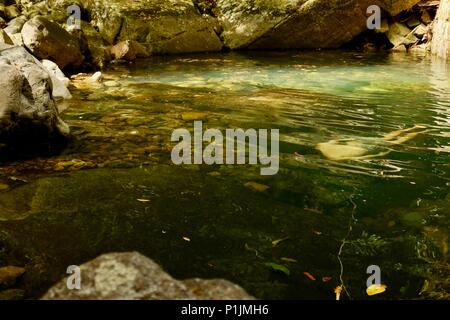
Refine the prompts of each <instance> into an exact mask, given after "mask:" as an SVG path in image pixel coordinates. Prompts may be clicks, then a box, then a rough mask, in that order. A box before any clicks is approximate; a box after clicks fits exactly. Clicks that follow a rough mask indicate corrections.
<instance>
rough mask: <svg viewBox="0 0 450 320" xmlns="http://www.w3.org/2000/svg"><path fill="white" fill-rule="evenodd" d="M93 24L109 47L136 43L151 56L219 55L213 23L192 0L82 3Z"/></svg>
mask: <svg viewBox="0 0 450 320" xmlns="http://www.w3.org/2000/svg"><path fill="white" fill-rule="evenodd" d="M85 6H86V9H87V10H88V11H89V12H90V15H91V17H92V19H93V23H94V24H95V25H96V26H97V27H98V28H99V30H100V34H101V35H102V37H103V38H104V39H105V41H106V42H107V43H109V44H111V45H112V44H115V43H117V42H120V41H126V40H130V41H131V40H135V41H137V42H139V43H141V44H143V45H145V46H146V47H147V49H148V51H149V52H154V53H163V54H164V53H169V54H176V53H186V52H204V51H220V50H221V49H222V42H221V41H220V39H219V37H218V36H217V34H216V32H215V29H214V23H215V21H214V19H213V18H212V17H206V16H202V15H200V13H199V12H198V10H197V9H196V8H195V7H194V5H193V3H192V1H191V0H171V1H167V0H136V1H124V0H99V1H95V2H94V1H85Z"/></svg>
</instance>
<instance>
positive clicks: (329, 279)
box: [322, 277, 333, 282]
mask: <svg viewBox="0 0 450 320" xmlns="http://www.w3.org/2000/svg"><path fill="white" fill-rule="evenodd" d="M331 280H333V277H322V282H329V281H331Z"/></svg>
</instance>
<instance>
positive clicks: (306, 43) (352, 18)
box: [217, 0, 419, 49]
mask: <svg viewBox="0 0 450 320" xmlns="http://www.w3.org/2000/svg"><path fill="white" fill-rule="evenodd" d="M418 2H419V0H408V1H404V0H395V1H385V0H376V1H373V0H353V1H339V0H332V1H330V0H313V1H306V0H282V1H278V0H266V1H260V2H255V1H252V0H244V1H242V0H218V2H217V11H218V14H219V19H220V21H221V23H222V25H223V29H224V31H223V33H222V37H223V38H224V42H225V45H226V46H227V47H230V48H232V49H239V48H250V49H286V48H338V47H340V46H342V45H343V44H345V43H347V42H349V41H350V40H352V39H353V38H354V37H355V36H357V35H358V34H360V33H361V32H363V31H364V30H367V19H368V17H369V15H368V14H367V9H368V7H369V6H372V5H378V6H379V7H380V8H381V9H382V10H383V11H385V12H387V13H388V14H389V15H396V14H398V13H400V12H401V11H403V10H407V9H410V8H411V7H412V6H414V5H415V4H417V3H418Z"/></svg>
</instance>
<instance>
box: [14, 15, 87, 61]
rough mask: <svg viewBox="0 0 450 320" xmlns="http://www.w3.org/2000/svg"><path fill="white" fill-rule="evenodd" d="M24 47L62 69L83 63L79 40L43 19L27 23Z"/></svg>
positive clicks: (55, 24)
mask: <svg viewBox="0 0 450 320" xmlns="http://www.w3.org/2000/svg"><path fill="white" fill-rule="evenodd" d="M21 34H22V38H23V43H24V45H25V46H26V47H27V48H28V49H29V50H30V51H31V52H32V53H33V54H34V55H35V56H36V57H37V58H39V59H49V60H52V61H54V62H55V63H56V64H57V65H58V66H59V67H60V68H61V69H63V68H65V67H67V66H73V67H79V66H80V65H81V64H82V63H83V56H82V54H81V51H80V45H79V43H78V40H77V39H76V38H75V37H73V36H72V35H70V34H69V33H68V32H67V31H66V30H64V29H63V28H62V27H61V26H59V25H58V24H57V23H55V22H51V21H49V20H47V19H45V18H43V17H34V18H33V19H31V20H29V21H27V22H26V23H25V24H24V26H23V28H22V31H21Z"/></svg>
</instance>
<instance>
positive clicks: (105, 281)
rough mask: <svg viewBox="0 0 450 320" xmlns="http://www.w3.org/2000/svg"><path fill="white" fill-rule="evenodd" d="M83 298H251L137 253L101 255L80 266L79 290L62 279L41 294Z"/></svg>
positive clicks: (237, 289) (223, 283)
mask: <svg viewBox="0 0 450 320" xmlns="http://www.w3.org/2000/svg"><path fill="white" fill-rule="evenodd" d="M42 299H45V300H51V299H59V300H61V299H67V300H75V299H83V300H103V299H108V300H111V299H113V300H118V299H120V300H169V299H202V300H203V299H205V300H207V299H210V300H219V299H240V300H242V299H247V300H248V299H254V298H253V297H252V296H250V295H249V294H247V293H246V292H245V291H244V290H243V289H242V288H241V287H239V286H237V285H235V284H232V283H231V282H228V281H226V280H219V279H213V280H202V279H190V280H185V281H180V280H176V279H174V278H172V277H171V276H170V275H169V274H167V273H166V272H164V270H163V269H162V268H161V267H160V266H159V265H158V264H156V263H155V262H153V261H152V260H150V259H148V258H146V257H145V256H143V255H141V254H139V253H137V252H126V253H109V254H104V255H102V256H100V257H98V258H96V259H94V260H92V261H90V262H87V263H85V264H83V265H81V289H80V290H69V289H68V288H67V279H64V280H62V281H61V282H59V283H58V284H56V285H55V286H54V287H52V288H50V290H49V291H48V292H47V293H46V294H45V295H44V296H43V297H42Z"/></svg>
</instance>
